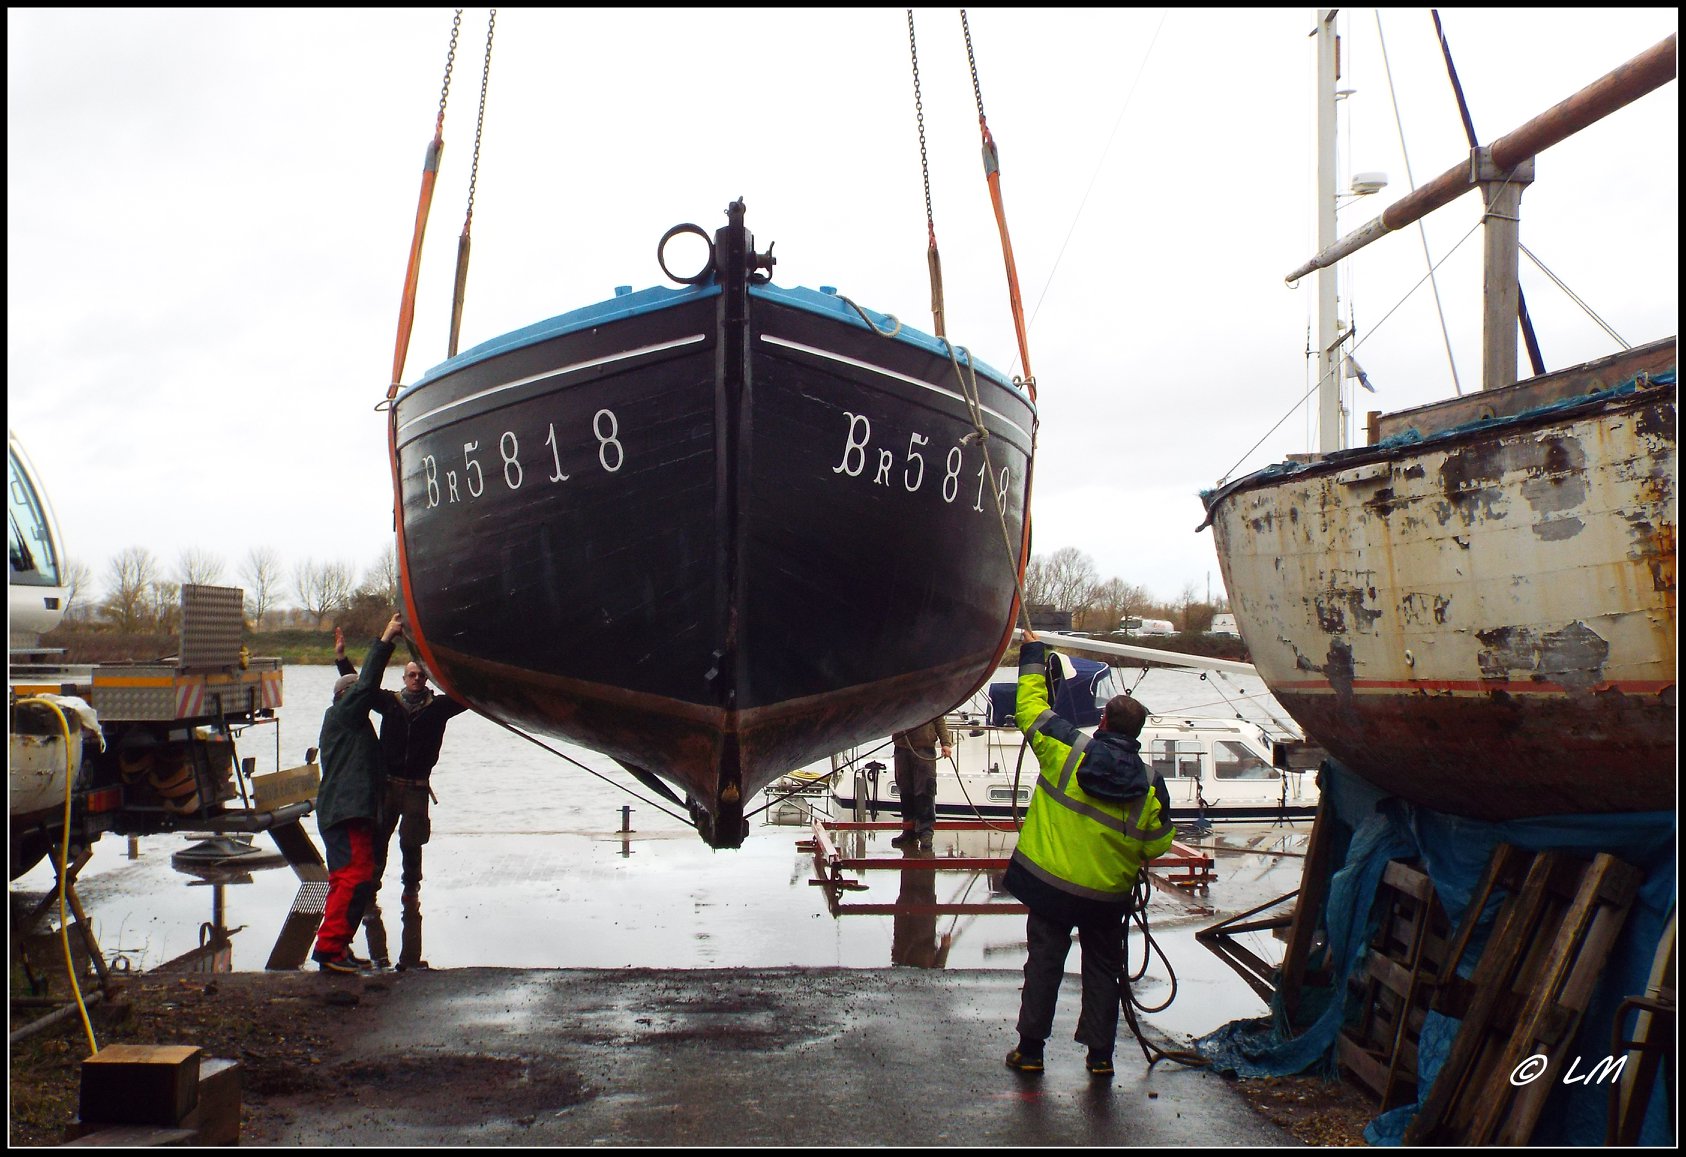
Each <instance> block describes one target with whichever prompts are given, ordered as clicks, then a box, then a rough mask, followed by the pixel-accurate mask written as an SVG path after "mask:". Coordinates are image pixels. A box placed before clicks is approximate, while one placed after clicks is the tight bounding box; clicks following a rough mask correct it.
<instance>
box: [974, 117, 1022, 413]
mask: <svg viewBox="0 0 1686 1157" xmlns="http://www.w3.org/2000/svg"><path fill="white" fill-rule="evenodd" d="M978 128H979V129H980V130H982V132H983V162H984V176H985V177H986V178H987V179H988V181H989V199H990V201H991V202H992V203H993V204H994V205H995V224H996V226H997V227H998V228H999V229H1000V230H1001V256H1002V257H1003V258H1004V259H1005V260H1006V262H1007V297H1008V300H1009V301H1010V302H1011V303H1012V307H1013V331H1014V333H1015V334H1017V336H1018V339H1019V364H1021V365H1022V366H1024V388H1025V390H1026V391H1027V392H1028V393H1029V394H1030V400H1031V401H1033V402H1034V401H1035V400H1036V375H1035V374H1034V373H1032V372H1031V369H1030V343H1029V341H1028V340H1027V339H1026V337H1025V331H1024V302H1023V301H1022V300H1021V299H1020V297H1019V270H1018V266H1016V265H1014V264H1013V239H1012V237H1010V236H1009V235H1008V233H1007V208H1006V206H1005V205H1003V204H1002V202H1001V158H1000V156H999V154H997V153H996V151H995V138H994V137H992V136H990V135H989V122H988V121H986V120H984V117H983V113H982V112H980V113H978Z"/></svg>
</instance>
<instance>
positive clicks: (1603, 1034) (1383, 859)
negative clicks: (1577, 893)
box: [1198, 761, 1677, 1145]
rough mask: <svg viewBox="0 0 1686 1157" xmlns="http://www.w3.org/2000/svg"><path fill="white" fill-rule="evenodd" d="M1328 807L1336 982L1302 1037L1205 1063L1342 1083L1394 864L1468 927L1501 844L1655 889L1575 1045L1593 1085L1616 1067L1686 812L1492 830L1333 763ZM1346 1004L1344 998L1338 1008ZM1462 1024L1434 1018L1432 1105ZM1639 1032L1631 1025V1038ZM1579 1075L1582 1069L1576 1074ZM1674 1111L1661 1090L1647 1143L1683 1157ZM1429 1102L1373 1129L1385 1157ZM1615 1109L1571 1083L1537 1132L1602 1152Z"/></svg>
mask: <svg viewBox="0 0 1686 1157" xmlns="http://www.w3.org/2000/svg"><path fill="white" fill-rule="evenodd" d="M1320 782H1321V785H1322V805H1321V806H1322V807H1323V809H1325V810H1326V811H1332V813H1333V814H1332V818H1333V819H1334V820H1335V821H1336V823H1335V832H1336V834H1337V837H1338V838H1337V844H1336V849H1335V850H1336V855H1334V856H1333V857H1332V858H1331V862H1332V863H1333V865H1334V867H1333V874H1332V875H1331V876H1330V878H1329V885H1328V900H1327V904H1326V910H1325V916H1324V924H1325V928H1324V931H1325V935H1326V944H1327V945H1328V948H1329V956H1328V959H1329V963H1330V965H1331V971H1332V975H1331V983H1330V986H1329V987H1328V988H1327V989H1317V988H1311V987H1307V988H1306V989H1305V990H1304V992H1303V993H1302V997H1301V1003H1300V1013H1299V1019H1300V1020H1301V1022H1302V1024H1303V1025H1304V1027H1303V1028H1302V1029H1301V1031H1300V1032H1299V1034H1298V1035H1297V1036H1290V1035H1289V1034H1288V1032H1287V1031H1286V1023H1285V1016H1284V1014H1283V1011H1282V1009H1281V1007H1280V1005H1279V1004H1277V1005H1274V1006H1273V1012H1272V1016H1270V1017H1267V1018H1261V1019H1258V1020H1248V1021H1234V1022H1232V1023H1230V1024H1227V1025H1225V1026H1223V1027H1222V1028H1220V1029H1218V1030H1217V1031H1215V1032H1213V1033H1211V1034H1210V1035H1208V1036H1206V1037H1204V1038H1202V1039H1201V1040H1200V1041H1199V1042H1198V1045H1199V1048H1200V1051H1201V1052H1202V1053H1203V1054H1204V1055H1206V1056H1207V1057H1208V1058H1209V1059H1210V1060H1211V1061H1212V1062H1213V1066H1214V1067H1215V1068H1216V1069H1218V1070H1219V1071H1220V1072H1233V1073H1235V1074H1236V1075H1237V1076H1243V1077H1263V1076H1286V1075H1289V1074H1295V1073H1314V1074H1320V1075H1324V1076H1328V1077H1330V1078H1333V1077H1334V1075H1335V1055H1336V1054H1335V1049H1336V1043H1337V1040H1338V1038H1339V1035H1340V1031H1341V1027H1342V1024H1343V1023H1344V1022H1345V1021H1346V1020H1347V1019H1349V1018H1350V1017H1351V1016H1354V1015H1356V1012H1357V1011H1358V1010H1356V1009H1349V1008H1348V1007H1347V1004H1348V1000H1347V999H1344V998H1345V997H1346V994H1347V978H1348V977H1349V976H1351V975H1354V974H1355V973H1356V971H1357V970H1358V969H1359V968H1360V967H1362V962H1363V954H1364V952H1365V951H1366V948H1367V946H1368V944H1369V942H1370V940H1371V938H1372V936H1374V934H1375V932H1376V927H1377V924H1376V921H1377V917H1376V915H1374V914H1373V912H1372V907H1373V902H1374V900H1375V896H1376V890H1377V887H1378V885H1379V883H1380V881H1381V877H1382V872H1383V871H1384V870H1385V869H1386V867H1387V863H1388V861H1389V860H1395V859H1406V860H1414V861H1418V862H1419V863H1420V865H1421V868H1422V870H1423V871H1424V872H1425V873H1427V875H1428V876H1429V878H1430V879H1431V880H1432V881H1433V884H1434V889H1435V892H1436V894H1437V895H1438V897H1439V900H1440V903H1441V906H1442V907H1443V908H1444V909H1445V912H1446V915H1447V917H1448V919H1450V921H1451V922H1452V925H1453V926H1454V927H1456V926H1457V925H1458V923H1459V921H1461V920H1462V918H1463V915H1464V910H1465V909H1466V908H1467V907H1468V906H1469V903H1470V899H1471V897H1472V895H1473V894H1474V892H1475V889H1476V888H1477V887H1478V886H1479V884H1480V881H1481V877H1482V874H1483V873H1484V872H1485V870H1486V867H1487V864H1488V862H1489V860H1491V858H1492V855H1493V851H1494V849H1495V848H1496V847H1497V846H1498V845H1499V844H1501V843H1508V844H1512V845H1514V846H1516V847H1519V848H1523V849H1526V850H1528V851H1536V852H1538V851H1548V850H1558V851H1567V852H1571V853H1578V854H1584V855H1586V856H1588V857H1589V858H1590V857H1591V856H1592V855H1594V854H1596V853H1598V852H1609V853H1610V854H1612V855H1614V856H1616V857H1617V858H1618V859H1621V860H1624V861H1626V862H1627V863H1629V864H1632V865H1634V866H1635V867H1637V868H1639V869H1640V871H1641V872H1643V873H1644V882H1643V883H1642V885H1641V887H1640V891H1639V895H1638V898H1637V899H1636V900H1635V901H1634V905H1633V907H1632V909H1631V910H1630V912H1629V914H1628V918H1627V921H1626V923H1625V924H1624V925H1623V927H1622V932H1621V936H1620V938H1619V939H1618V940H1617V942H1616V944H1615V946H1614V948H1613V950H1612V951H1611V954H1610V957H1609V961H1608V963H1607V965H1606V967H1605V969H1604V971H1603V973H1602V975H1601V977H1600V982H1599V985H1598V987H1597V989H1596V990H1595V992H1594V994H1593V996H1592V999H1591V1001H1590V1003H1589V1004H1588V1007H1587V1011H1586V1014H1585V1015H1584V1016H1583V1017H1582V1019H1581V1024H1580V1028H1579V1030H1578V1032H1577V1034H1576V1037H1575V1039H1574V1040H1573V1041H1572V1042H1570V1044H1569V1045H1567V1046H1565V1047H1566V1048H1567V1049H1568V1055H1569V1056H1578V1057H1579V1058H1581V1063H1580V1065H1579V1070H1578V1071H1579V1072H1580V1073H1582V1074H1585V1073H1587V1072H1588V1070H1589V1068H1590V1067H1591V1066H1593V1065H1595V1064H1596V1063H1597V1062H1598V1061H1600V1060H1602V1059H1603V1058H1605V1057H1607V1056H1610V1055H1612V1050H1611V1039H1612V1038H1611V1030H1612V1028H1613V1027H1614V1022H1615V1016H1616V1011H1617V1008H1618V1006H1619V1005H1620V1004H1621V1002H1622V1001H1623V1000H1624V999H1626V998H1627V997H1629V996H1636V995H1641V994H1643V993H1644V992H1645V990H1646V986H1647V984H1648V981H1649V978H1650V973H1651V968H1652V963H1653V960H1654V958H1655V955H1656V951H1657V946H1658V942H1659V940H1660V939H1661V937H1662V936H1663V934H1664V930H1665V928H1666V927H1667V924H1668V921H1669V918H1670V916H1671V915H1672V914H1673V911H1674V904H1675V828H1676V819H1677V817H1676V815H1675V813H1674V812H1644V813H1627V814H1620V815H1572V816H1546V817H1541V818H1536V819H1525V820H1513V821H1509V822H1506V823H1486V822H1482V821H1479V820H1471V819H1465V818H1462V817H1458V816H1450V815H1446V814H1444V813H1440V812H1433V811H1430V810H1428V809H1426V808H1419V807H1417V806H1415V805H1413V804H1409V803H1406V802H1405V801H1403V800H1400V799H1397V798H1394V797H1387V796H1382V795H1381V794H1380V793H1379V792H1377V791H1376V790H1375V789H1374V788H1371V787H1370V786H1369V785H1368V784H1367V783H1365V782H1364V781H1363V780H1360V779H1359V778H1358V777H1357V776H1355V775H1353V774H1351V773H1350V772H1347V771H1345V770H1344V769H1343V768H1341V767H1340V766H1339V765H1338V764H1336V763H1334V762H1333V761H1329V762H1326V763H1325V764H1324V766H1323V772H1322V776H1321V780H1320ZM1497 908H1498V904H1497V900H1496V898H1495V901H1494V902H1492V903H1489V905H1488V911H1487V912H1486V913H1484V915H1483V919H1482V923H1481V924H1480V925H1479V926H1478V928H1477V931H1476V934H1475V936H1474V937H1473V939H1472V941H1471V945H1470V949H1469V951H1468V952H1467V953H1466V954H1465V957H1464V960H1463V961H1462V962H1461V964H1460V966H1459V968H1458V972H1459V975H1461V976H1464V977H1468V976H1470V975H1471V974H1472V973H1473V972H1474V970H1475V965H1476V962H1477V960H1478V959H1479V956H1480V950H1481V948H1482V946H1483V945H1484V943H1485V940H1486V937H1487V935H1488V934H1489V933H1490V932H1491V929H1492V924H1493V921H1494V918H1495V916H1496V914H1497ZM1337 996H1339V997H1342V998H1343V999H1336V997H1337ZM1459 1023H1460V1022H1459V1021H1457V1020H1453V1019H1450V1018H1448V1017H1445V1016H1442V1015H1439V1014H1437V1013H1430V1014H1429V1016H1428V1019H1427V1022H1426V1023H1425V1024H1424V1026H1423V1031H1422V1034H1421V1037H1420V1039H1419V1041H1418V1046H1417V1050H1418V1051H1417V1060H1418V1065H1417V1082H1418V1083H1417V1089H1418V1096H1419V1097H1420V1098H1424V1099H1426V1097H1427V1096H1428V1091H1429V1089H1430V1088H1432V1087H1433V1084H1434V1078H1435V1076H1436V1075H1437V1074H1438V1073H1439V1071H1440V1068H1441V1066H1442V1065H1444V1064H1445V1061H1446V1058H1447V1056H1448V1054H1449V1053H1450V1051H1451V1047H1452V1041H1453V1039H1454V1038H1455V1037H1456V1035H1457V1030H1458V1025H1459ZM1622 1027H1623V1028H1624V1029H1631V1028H1632V1024H1631V1020H1630V1022H1629V1023H1627V1024H1625V1025H1623V1026H1622ZM1564 1071H1565V1073H1567V1072H1568V1071H1569V1070H1567V1068H1565V1070H1564ZM1668 1102H1669V1098H1668V1097H1667V1096H1665V1095H1664V1094H1663V1092H1662V1090H1661V1089H1658V1090H1655V1091H1654V1093H1653V1095H1652V1097H1651V1100H1650V1104H1649V1107H1648V1111H1647V1115H1646V1119H1645V1125H1644V1128H1643V1130H1642V1131H1641V1134H1640V1142H1641V1143H1642V1144H1646V1145H1663V1144H1670V1143H1672V1141H1673V1132H1672V1122H1671V1121H1670V1120H1669V1119H1668V1108H1669V1104H1668ZM1419 1108H1420V1102H1419V1103H1417V1104H1411V1105H1405V1106H1401V1107H1399V1108H1396V1109H1394V1110H1392V1111H1390V1112H1388V1113H1386V1114H1383V1115H1382V1116H1380V1117H1378V1118H1377V1119H1376V1120H1374V1121H1372V1122H1371V1123H1370V1126H1369V1128H1368V1129H1366V1131H1365V1139H1366V1140H1367V1141H1369V1142H1370V1143H1371V1144H1373V1145H1388V1144H1399V1143H1400V1141H1401V1139H1402V1138H1403V1137H1404V1134H1405V1129H1406V1127H1407V1126H1408V1125H1409V1124H1410V1123H1411V1121H1412V1120H1413V1119H1414V1118H1415V1116H1416V1114H1417V1111H1418V1109H1419ZM1608 1109H1609V1085H1608V1084H1607V1083H1606V1084H1581V1083H1562V1084H1559V1085H1558V1086H1557V1087H1556V1088H1555V1090H1554V1092H1553V1093H1552V1096H1551V1098H1550V1099H1549V1100H1548V1101H1547V1103H1546V1106H1545V1110H1544V1112H1543V1113H1542V1114H1541V1117H1540V1120H1539V1122H1538V1124H1537V1126H1536V1127H1535V1130H1534V1135H1533V1138H1532V1144H1535V1145H1549V1144H1562V1145H1600V1144H1603V1142H1604V1136H1605V1125H1606V1118H1607V1115H1608Z"/></svg>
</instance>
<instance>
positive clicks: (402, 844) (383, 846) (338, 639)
mask: <svg viewBox="0 0 1686 1157" xmlns="http://www.w3.org/2000/svg"><path fill="white" fill-rule="evenodd" d="M334 656H335V660H336V662H337V665H338V667H339V669H340V671H341V673H342V674H343V673H346V672H349V671H351V669H352V667H351V663H350V661H349V660H348V659H346V657H345V635H344V633H342V632H341V631H339V630H338V629H336V630H335V631H334ZM373 707H374V710H375V711H376V713H378V714H379V715H380V717H381V730H380V744H381V755H382V757H383V758H384V759H385V761H386V803H385V807H384V808H383V809H382V813H381V823H380V830H379V831H378V832H377V833H376V837H375V891H376V892H379V891H380V889H381V880H382V878H383V877H385V875H386V861H387V856H388V855H389V853H390V852H391V849H392V834H393V832H394V831H396V832H397V833H398V850H399V855H400V856H401V857H402V859H403V869H402V871H403V876H402V879H403V881H404V899H405V900H406V901H410V900H415V899H417V897H418V894H419V892H420V890H421V882H422V845H423V844H425V843H427V841H428V838H429V837H430V836H431V835H432V833H433V821H432V819H431V817H429V815H428V808H427V805H428V800H429V799H430V798H431V797H432V795H433V786H432V783H431V778H432V775H433V766H434V764H436V763H438V762H439V748H440V746H441V745H442V744H443V743H444V742H445V724H447V723H449V722H450V721H451V720H452V719H454V718H456V717H457V716H458V715H461V714H462V713H463V712H464V711H467V710H468V707H467V706H466V705H465V704H462V703H458V702H457V701H456V700H455V699H451V698H448V697H446V696H443V695H435V694H434V693H433V692H432V691H430V690H428V686H427V672H426V671H425V670H424V669H423V668H422V665H421V664H420V663H416V662H413V661H412V662H410V663H406V664H405V665H404V689H403V690H402V691H396V692H394V691H387V690H384V689H381V690H377V691H376V692H375V697H374V701H373Z"/></svg>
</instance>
